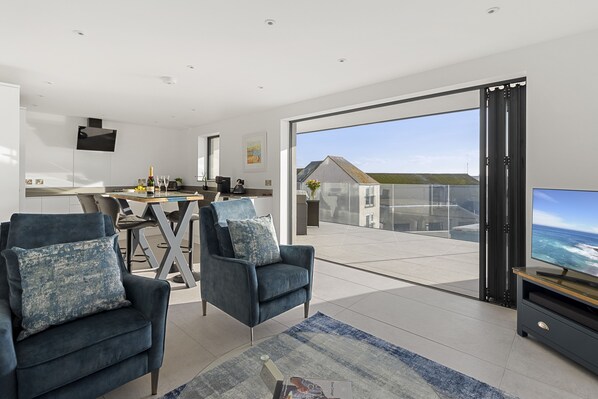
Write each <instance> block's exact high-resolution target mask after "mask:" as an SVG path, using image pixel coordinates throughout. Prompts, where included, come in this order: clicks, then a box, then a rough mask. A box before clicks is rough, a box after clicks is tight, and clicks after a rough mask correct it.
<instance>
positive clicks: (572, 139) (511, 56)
mask: <svg viewBox="0 0 598 399" xmlns="http://www.w3.org/2000/svg"><path fill="white" fill-rule="evenodd" d="M596 43H598V31H591V32H588V33H584V34H580V35H576V36H571V37H568V38H563V39H559V40H555V41H551V42H546V43H541V44H537V45H534V46H529V47H525V48H522V49H518V50H514V51H509V52H506V53H501V54H496V55H493V56H489V57H484V58H480V59H476V60H471V61H467V62H464V63H460V64H456V65H451V66H448V67H444V68H440V69H435V70H430V71H426V72H422V73H419V74H416V75H412V76H407V77H403V78H399V79H396V80H392V81H388V82H381V83H378V84H374V85H370V86H366V87H361V88H357V89H354V90H350V91H346V92H342V93H337V94H333V95H330V96H326V97H321V98H317V99H312V100H308V101H304V102H301V103H297V104H293V105H288V106H284V107H280V108H276V109H273V110H270V111H267V112H262V113H259V114H253V115H247V116H241V117H237V118H233V119H229V120H225V121H220V122H216V123H211V124H207V125H204V126H200V127H197V128H194V129H191V130H190V131H189V132H188V134H187V140H188V142H189V143H196V142H197V136H198V135H201V134H207V133H210V132H214V131H217V132H220V137H221V138H220V143H221V144H220V145H221V154H222V155H221V174H223V175H231V176H232V177H233V179H235V178H238V177H244V178H245V181H246V186H247V187H254V188H264V179H272V180H273V188H274V204H273V205H274V219H275V221H276V224H277V229H278V232H279V234H280V240H281V242H283V243H284V242H288V240H289V234H288V231H289V229H288V226H287V224H288V223H287V217H286V215H287V199H288V194H287V186H288V184H289V182H288V181H287V180H288V179H287V173H288V172H287V170H286V169H285V168H286V165H285V163H286V157H287V151H289V149H288V134H287V132H288V130H286V129H288V124H286V120H288V119H293V118H296V117H299V116H307V115H314V114H319V113H324V112H329V111H333V110H339V109H346V108H351V107H354V106H357V105H366V104H372V103H378V102H383V101H387V100H389V99H401V98H409V97H415V96H419V95H424V94H430V93H436V92H442V91H446V90H450V89H457V88H464V87H469V86H472V85H476V84H481V83H489V82H494V81H498V80H503V79H507V78H515V77H520V76H526V77H527V81H528V90H527V94H528V100H527V111H528V114H527V139H528V147H527V187H528V189H527V191H528V193H527V195H528V221H529V220H530V215H529V210H530V207H531V197H530V195H531V188H532V187H569V188H586V189H595V190H596V189H598V179H597V178H596V172H595V171H596V170H598V157H597V156H596V149H597V148H598V131H597V130H598V123H597V120H596V115H598V101H597V100H596V97H595V93H596V92H597V91H598V74H597V73H596V71H598V52H597V51H596ZM290 78H291V77H289V79H290ZM258 131H266V132H268V160H267V165H268V169H267V170H266V171H265V172H260V173H244V172H243V171H242V163H241V159H242V158H241V142H242V136H243V135H244V134H247V133H253V132H258ZM190 145H191V144H189V146H190ZM196 147H197V145H196V144H193V148H196ZM187 156H190V157H191V159H190V160H189V161H187V162H185V163H186V164H188V165H194V162H196V157H197V153H195V154H191V153H188V154H187ZM191 161H193V162H191ZM281 165H282V166H284V167H283V168H282V169H281ZM293 166H294V165H293ZM195 174H196V173H195V169H193V170H191V169H188V170H187V174H186V175H185V177H186V178H190V177H191V176H193V175H195ZM281 214H282V216H281ZM529 228H530V226H529V223H528V237H529ZM527 246H528V254H529V242H528V243H527Z"/></svg>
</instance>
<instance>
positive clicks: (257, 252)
mask: <svg viewBox="0 0 598 399" xmlns="http://www.w3.org/2000/svg"><path fill="white" fill-rule="evenodd" d="M227 224H228V230H229V232H230V238H231V242H232V244H233V249H234V252H235V258H238V259H244V260H246V261H249V262H251V263H253V264H254V265H256V266H263V265H269V264H272V263H277V262H280V261H281V260H282V258H281V257H280V249H279V248H278V240H277V239H276V231H275V230H274V224H273V223H272V215H267V216H261V217H256V218H253V219H244V220H230V219H228V220H227Z"/></svg>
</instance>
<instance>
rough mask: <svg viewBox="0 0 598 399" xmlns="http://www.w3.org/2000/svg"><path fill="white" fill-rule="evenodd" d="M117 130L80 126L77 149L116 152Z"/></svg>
mask: <svg viewBox="0 0 598 399" xmlns="http://www.w3.org/2000/svg"><path fill="white" fill-rule="evenodd" d="M115 144H116V130H113V129H102V128H99V127H88V126H79V131H78V132H77V149H78V150H88V151H108V152H114V145H115Z"/></svg>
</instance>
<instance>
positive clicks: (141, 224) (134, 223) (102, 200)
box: [94, 194, 158, 273]
mask: <svg viewBox="0 0 598 399" xmlns="http://www.w3.org/2000/svg"><path fill="white" fill-rule="evenodd" d="M94 199H95V201H96V204H97V205H98V209H99V211H100V212H102V213H104V214H106V215H108V216H110V218H111V219H112V223H113V224H114V227H115V228H116V229H117V230H119V231H120V230H127V250H126V260H127V270H128V271H129V273H131V262H132V257H133V230H141V229H144V228H146V227H156V226H157V225H158V223H157V222H156V221H155V220H151V219H144V218H142V217H139V216H137V215H123V214H122V213H120V205H119V204H118V201H117V200H116V199H115V198H111V197H104V196H102V195H100V194H96V195H94Z"/></svg>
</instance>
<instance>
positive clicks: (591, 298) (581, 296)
mask: <svg viewBox="0 0 598 399" xmlns="http://www.w3.org/2000/svg"><path fill="white" fill-rule="evenodd" d="M538 271H540V272H550V273H558V272H559V270H558V269H548V268H540V267H521V268H515V269H513V273H515V274H517V275H518V276H521V277H522V278H524V279H526V280H531V281H535V282H536V283H539V284H540V285H544V286H546V287H549V288H552V289H553V290H555V291H557V292H561V293H563V294H565V295H568V296H570V297H573V298H576V299H578V300H580V301H582V302H585V303H587V304H589V305H593V306H598V288H595V287H592V286H590V285H587V284H583V283H576V282H573V281H568V280H563V279H559V278H558V277H548V276H540V275H538V274H537V272H538ZM567 275H568V276H571V277H576V278H579V279H583V280H587V281H590V282H593V283H596V284H598V278H596V277H592V276H590V275H587V274H583V273H578V272H575V271H572V270H569V271H567Z"/></svg>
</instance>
